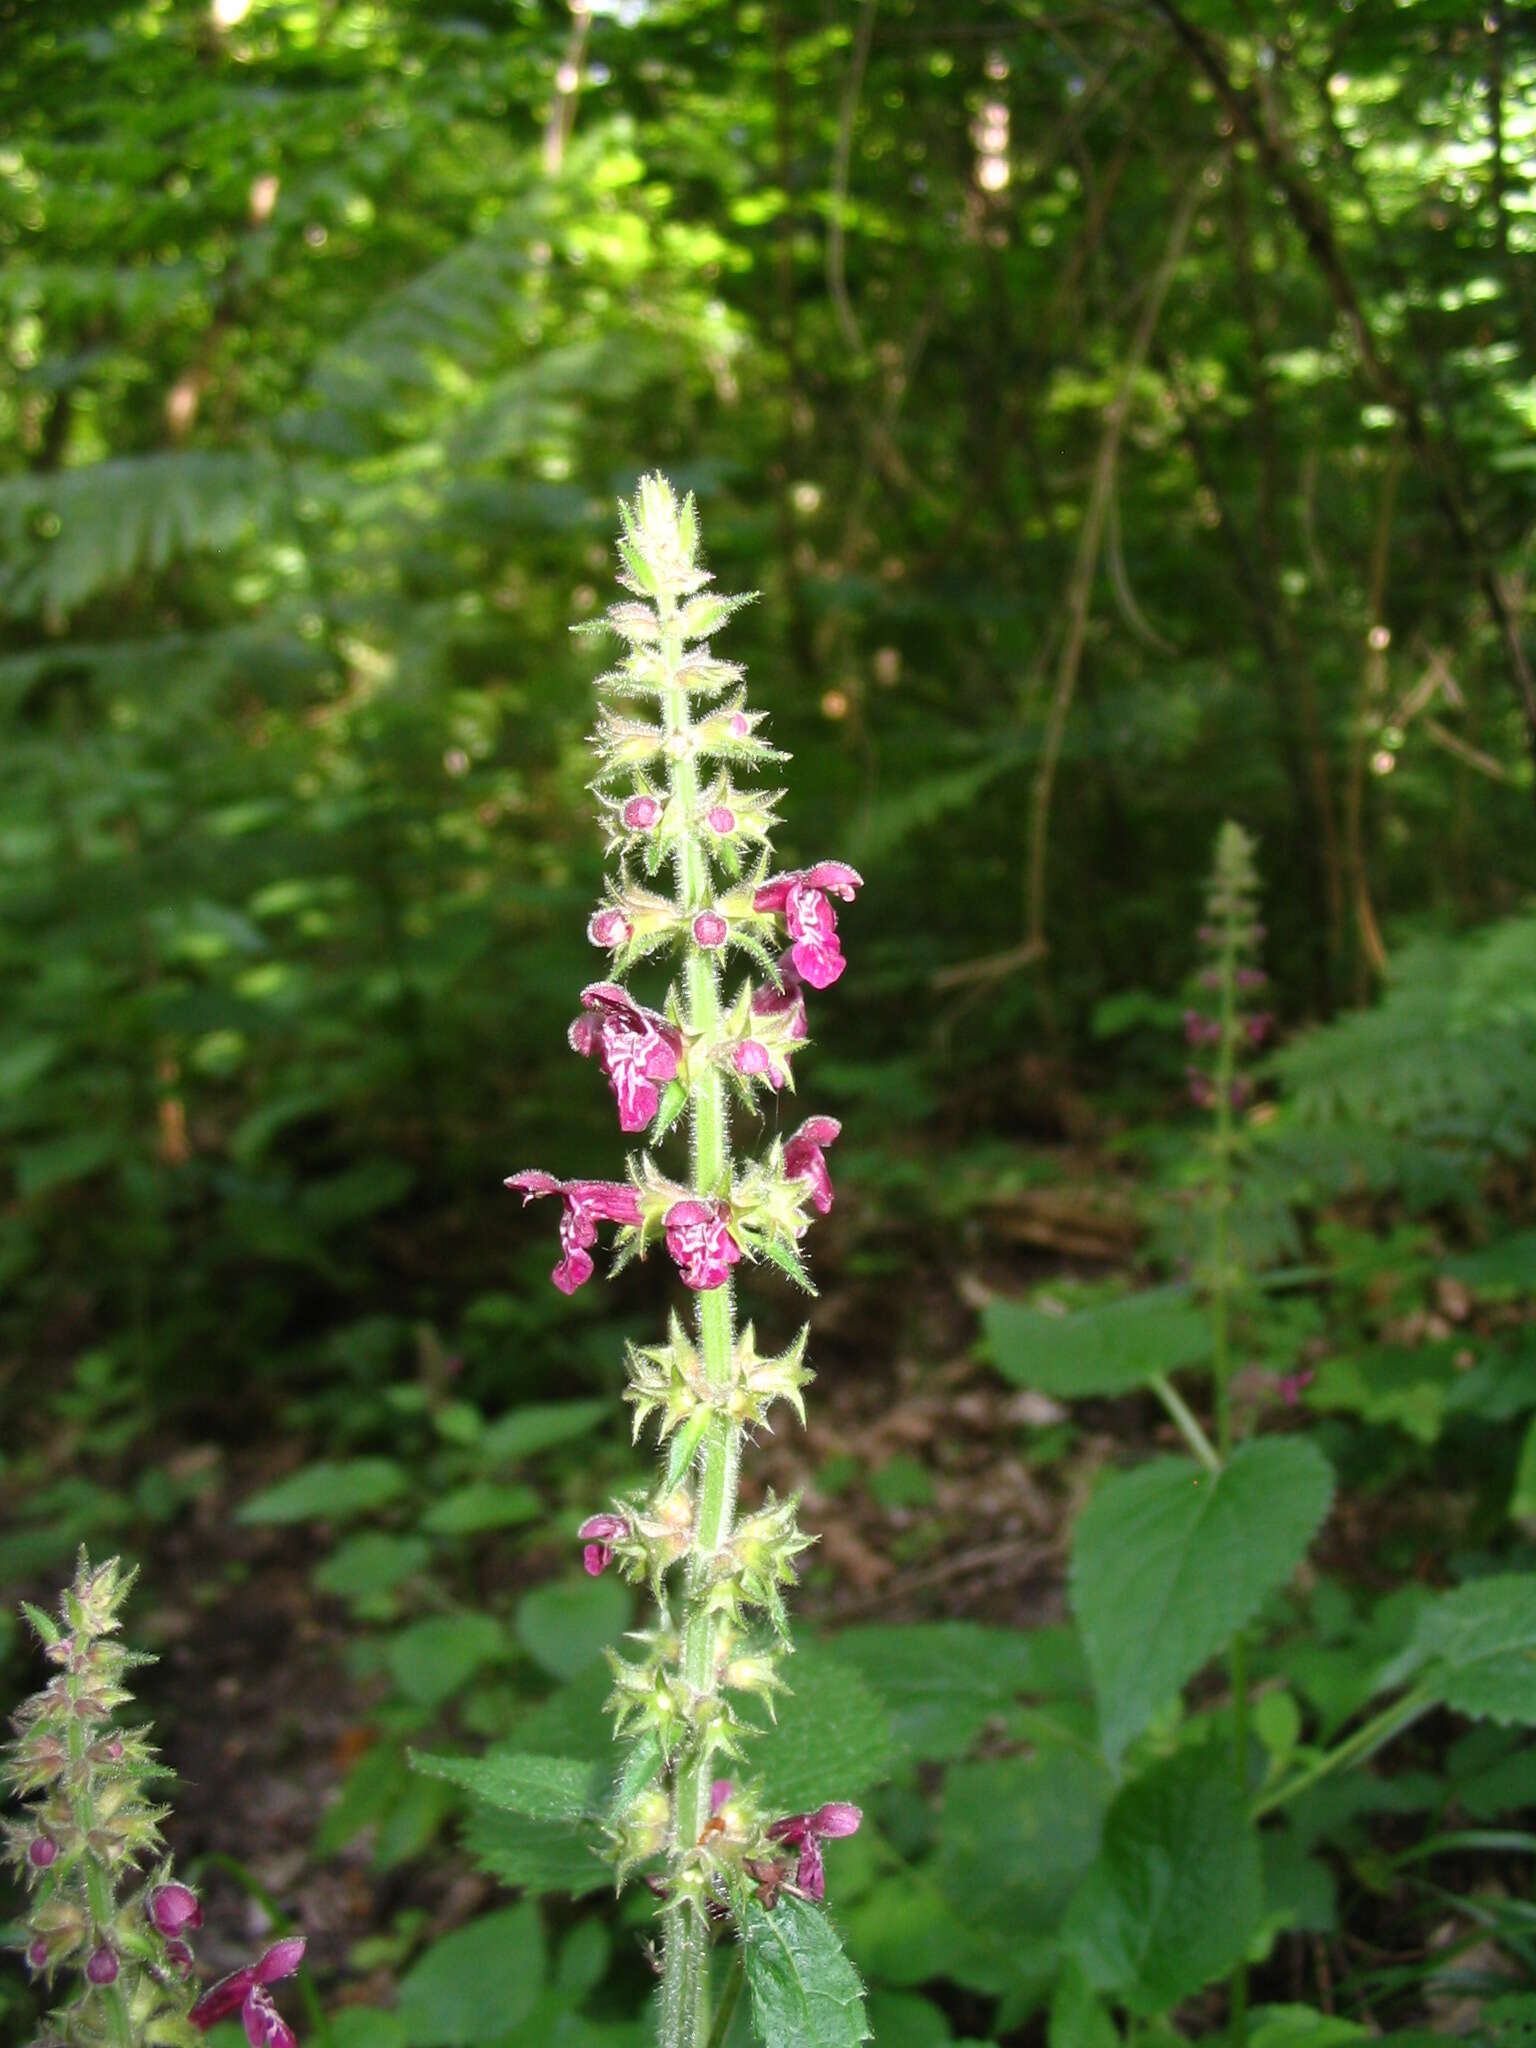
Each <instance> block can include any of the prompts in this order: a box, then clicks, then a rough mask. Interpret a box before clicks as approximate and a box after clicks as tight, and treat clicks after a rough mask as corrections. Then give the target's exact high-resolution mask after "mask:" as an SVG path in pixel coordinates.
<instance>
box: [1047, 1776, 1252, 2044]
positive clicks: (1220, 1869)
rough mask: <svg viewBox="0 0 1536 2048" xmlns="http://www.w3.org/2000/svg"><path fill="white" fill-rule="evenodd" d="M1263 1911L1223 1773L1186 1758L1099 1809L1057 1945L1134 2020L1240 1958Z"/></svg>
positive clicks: (1246, 1839)
mask: <svg viewBox="0 0 1536 2048" xmlns="http://www.w3.org/2000/svg"><path fill="white" fill-rule="evenodd" d="M1224 1761H1225V1760H1224V1759H1223V1762H1224ZM1263 1912H1264V1882H1263V1876H1262V1873H1261V1870H1260V1865H1259V1838H1258V1833H1257V1830H1256V1829H1255V1828H1254V1825H1253V1823H1252V1821H1251V1820H1250V1819H1249V1818H1248V1814H1247V1812H1246V1810H1245V1808H1244V1805H1243V1803H1242V1801H1241V1800H1240V1799H1239V1798H1238V1794H1237V1787H1236V1786H1235V1784H1234V1783H1233V1781H1232V1776H1231V1773H1230V1771H1228V1770H1227V1769H1225V1768H1222V1767H1221V1766H1220V1765H1218V1762H1217V1760H1216V1758H1215V1757H1214V1756H1212V1755H1211V1754H1209V1753H1207V1752H1205V1751H1203V1750H1185V1751H1184V1752H1183V1753H1182V1754H1180V1755H1177V1756H1172V1757H1168V1758H1165V1759H1163V1760H1162V1761H1161V1762H1159V1763H1156V1764H1154V1765H1153V1767H1152V1769H1151V1770H1150V1771H1148V1772H1147V1773H1146V1774H1145V1776H1143V1777H1140V1778H1137V1779H1136V1780H1135V1781H1134V1782H1133V1783H1131V1784H1129V1785H1127V1786H1126V1787H1125V1789H1124V1790H1123V1791H1122V1792H1121V1793H1120V1794H1119V1796H1118V1797H1117V1798H1116V1800H1115V1802H1114V1804H1113V1805H1112V1806H1111V1807H1110V1809H1109V1814H1108V1816H1107V1818H1106V1820H1105V1822H1104V1845H1103V1848H1102V1850H1101V1852H1100V1855H1099V1860H1098V1862H1097V1863H1096V1864H1095V1866H1094V1868H1093V1869H1092V1870H1091V1871H1090V1872H1089V1874H1088V1876H1087V1877H1086V1879H1085V1880H1084V1882H1083V1886H1082V1889H1081V1890H1080V1891H1079V1893H1078V1894H1077V1897H1076V1898H1075V1899H1074V1900H1073V1901H1072V1905H1071V1907H1070V1909H1069V1911H1068V1913H1067V1919H1066V1926H1065V1930H1064V1938H1065V1940H1066V1942H1067V1945H1068V1946H1069V1948H1070V1949H1071V1950H1072V1951H1073V1953H1074V1954H1075V1955H1076V1956H1077V1958H1078V1960H1079V1962H1080V1963H1081V1965H1082V1967H1083V1969H1084V1971H1085V1973H1086V1975H1087V1978H1088V1981H1089V1983H1090V1984H1091V1985H1092V1986H1093V1988H1094V1989H1095V1990H1096V1991H1101V1992H1107V1993H1109V1994H1111V1995H1112V1996H1113V1997H1115V1998H1117V1999H1118V2000H1119V2001H1120V2002H1121V2003H1122V2004H1123V2005H1126V2006H1128V2007H1129V2008H1130V2010H1131V2011H1132V2012H1134V2013H1137V2014H1139V2015H1141V2016H1142V2017H1144V2018H1145V2017H1150V2016H1151V2015H1153V2014H1154V2013H1160V2012H1166V2011H1168V2010H1169V2008H1170V2007H1172V2006H1175V2005H1177V2004H1178V2003H1179V2002H1180V2000H1181V1999H1185V1998H1189V1997H1191V1996H1193V1994H1194V1993H1195V1992H1197V1991H1199V1990H1201V1989H1202V1988H1203V1987H1204V1986H1205V1985H1207V1984H1209V1983H1210V1982H1211V1981H1212V1980H1213V1979H1214V1978H1217V1977H1221V1976H1224V1975H1225V1974H1226V1973H1227V1971H1229V1970H1230V1969H1232V1968H1233V1966H1234V1965H1235V1964H1236V1963H1238V1962H1240V1961H1241V1960H1242V1958H1243V1956H1244V1954H1245V1953H1246V1952H1247V1948H1248V1944H1249V1941H1250V1939H1251V1938H1252V1936H1253V1934H1254V1933H1255V1931H1256V1930H1257V1928H1258V1926H1259V1923H1260V1920H1261V1919H1262V1917H1263Z"/></svg>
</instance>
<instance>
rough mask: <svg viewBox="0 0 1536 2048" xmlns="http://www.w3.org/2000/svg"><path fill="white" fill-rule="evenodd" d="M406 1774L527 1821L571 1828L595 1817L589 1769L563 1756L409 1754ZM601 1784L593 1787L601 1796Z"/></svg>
mask: <svg viewBox="0 0 1536 2048" xmlns="http://www.w3.org/2000/svg"><path fill="white" fill-rule="evenodd" d="M410 1759H411V1769H412V1770H413V1771H420V1772H422V1773H423V1775H424V1776H426V1777H429V1778H445V1779H446V1780H447V1781H448V1783H449V1784H450V1785H457V1786H458V1787H459V1788H460V1789H461V1790H462V1791H465V1792H468V1793H470V1794H471V1795H472V1797H474V1798H476V1799H478V1800H481V1801H483V1803H484V1804H485V1805H487V1806H494V1807H498V1808H499V1809H500V1810H501V1811H502V1812H504V1813H520V1814H522V1815H523V1816H524V1818H525V1819H527V1820H542V1821H567V1822H570V1823H572V1824H575V1823H577V1822H580V1821H584V1820H591V1819H594V1818H595V1817H596V1812H597V1805H596V1801H595V1799H594V1797H593V1792H594V1785H593V1776H594V1774H593V1768H592V1765H591V1764H590V1763H586V1762H583V1761H581V1760H580V1759H578V1758H573V1757H566V1756H527V1755H523V1754H521V1753H519V1752H518V1751H516V1750H510V1751H509V1750H501V1751H497V1750H492V1751H491V1753H490V1754H489V1755H487V1756H435V1755H432V1754H430V1753H429V1752H427V1751H424V1750H418V1749H413V1750H412V1751H411V1752H410ZM601 1789H602V1788H601V1782H600V1781H599V1785H598V1787H597V1790H598V1793H599V1795H600V1793H601Z"/></svg>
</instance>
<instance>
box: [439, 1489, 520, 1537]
mask: <svg viewBox="0 0 1536 2048" xmlns="http://www.w3.org/2000/svg"><path fill="white" fill-rule="evenodd" d="M543 1512H544V1502H543V1500H542V1499H541V1498H540V1496H539V1495H538V1494H537V1493H535V1491H534V1489H533V1488H532V1487H531V1486H498V1485H496V1483H495V1482H494V1480H489V1479H478V1480H473V1481H472V1482H471V1483H470V1484H469V1485H468V1486H459V1487H455V1489H454V1491H453V1492H452V1493H445V1494H444V1495H443V1497H442V1499H441V1500H439V1501H434V1503H433V1504H432V1506H431V1507H430V1508H428V1510H427V1512H426V1513H425V1514H424V1515H423V1516H422V1518H421V1526H422V1528H423V1529H425V1530H426V1531H427V1533H428V1534H429V1535H432V1536H474V1535H477V1534H479V1533H480V1531H482V1530H484V1529H515V1528H517V1527H518V1526H519V1524H521V1523H523V1522H536V1521H537V1520H538V1519H539V1516H540V1515H542V1514H543Z"/></svg>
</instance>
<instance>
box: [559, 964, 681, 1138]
mask: <svg viewBox="0 0 1536 2048" xmlns="http://www.w3.org/2000/svg"><path fill="white" fill-rule="evenodd" d="M581 1002H582V1008H583V1010H584V1011H585V1012H586V1014H585V1015H584V1016H581V1017H578V1018H577V1019H576V1022H575V1023H574V1024H573V1025H572V1026H571V1029H570V1042H571V1044H572V1046H573V1047H574V1048H575V1050H576V1051H577V1052H579V1053H583V1054H585V1055H587V1056H588V1057H590V1056H591V1054H593V1053H594V1052H595V1053H596V1054H597V1055H598V1057H599V1059H600V1061H601V1063H602V1068H603V1072H604V1073H605V1074H606V1075H607V1076H608V1085H609V1087H610V1088H611V1089H612V1090H613V1099H614V1101H615V1102H616V1103H617V1104H618V1106H619V1128H620V1130H623V1131H629V1132H634V1131H643V1130H644V1129H645V1127H646V1125H647V1124H648V1123H649V1122H650V1121H651V1119H652V1117H653V1116H655V1114H656V1111H657V1109H658V1108H659V1107H660V1103H661V1097H660V1095H659V1094H658V1093H657V1090H656V1086H655V1084H656V1083H657V1082H658V1081H670V1080H671V1079H672V1077H673V1076H674V1075H675V1074H676V1072H677V1061H678V1055H679V1053H680V1052H681V1051H682V1045H683V1040H682V1034H681V1033H680V1032H679V1031H677V1030H676V1029H675V1028H674V1027H673V1026H672V1025H671V1024H669V1023H668V1022H667V1020H666V1018H665V1017H663V1016H661V1015H659V1014H658V1012H656V1011H655V1010H647V1009H645V1008H643V1007H642V1005H641V1004H639V1003H637V1002H635V1001H634V999H633V998H632V997H631V996H630V994H629V993H628V991H627V990H625V989H622V988H620V987H619V986H618V984H617V983H616V982H611V981H600V982H595V983H594V984H593V985H592V987H591V988H585V989H583V990H582V992H581Z"/></svg>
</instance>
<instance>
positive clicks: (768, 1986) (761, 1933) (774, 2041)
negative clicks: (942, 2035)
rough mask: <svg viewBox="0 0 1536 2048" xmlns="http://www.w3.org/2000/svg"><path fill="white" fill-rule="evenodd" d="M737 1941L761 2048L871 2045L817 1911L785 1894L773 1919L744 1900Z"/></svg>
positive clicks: (832, 1936)
mask: <svg viewBox="0 0 1536 2048" xmlns="http://www.w3.org/2000/svg"><path fill="white" fill-rule="evenodd" d="M742 1934H743V1937H744V1950H743V1953H744V1957H745V1963H746V1972H747V1987H748V1989H749V1991H750V1992H751V1995H752V2018H753V2022H754V2024H755V2026H756V2028H757V2035H758V2039H759V2040H760V2041H761V2042H762V2044H763V2048H859V2044H860V2043H861V2042H863V2041H867V2040H868V2039H869V2038H870V2034H869V2021H868V2019H867V2017H866V2015H865V2011H864V1987H863V1985H862V1984H861V1983H860V1982H859V1979H858V1975H857V1973H856V1972H855V1970H854V1967H853V1965H852V1963H850V1962H849V1960H848V1958H847V1956H846V1955H845V1954H844V1953H843V1945H842V1943H841V1941H839V1939H838V1937H837V1931H836V1929H835V1928H834V1927H833V1925H832V1923H831V1921H830V1920H829V1919H828V1918H827V1916H826V1914H825V1913H824V1912H823V1911H822V1910H821V1908H820V1907H819V1906H813V1905H812V1904H811V1903H810V1902H809V1900H806V1899H798V1898H795V1897H794V1896H793V1895H792V1894H790V1893H785V1894H784V1895H783V1896H782V1897H781V1898H780V1899H779V1902H778V1904H777V1905H776V1906H775V1907H774V1908H773V1910H772V1911H771V1912H768V1911H766V1910H765V1909H764V1908H763V1907H762V1906H760V1905H758V1904H757V1902H756V1900H750V1901H749V1902H748V1905H747V1909H746V1915H745V1921H744V1924H743V1928H742Z"/></svg>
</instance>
